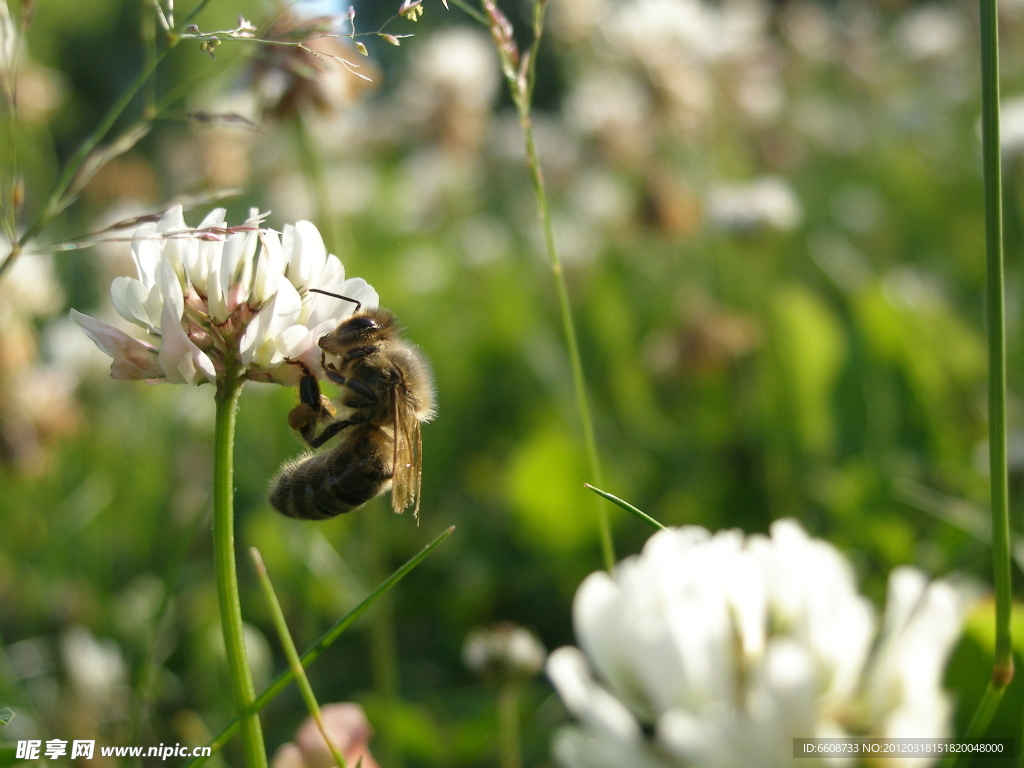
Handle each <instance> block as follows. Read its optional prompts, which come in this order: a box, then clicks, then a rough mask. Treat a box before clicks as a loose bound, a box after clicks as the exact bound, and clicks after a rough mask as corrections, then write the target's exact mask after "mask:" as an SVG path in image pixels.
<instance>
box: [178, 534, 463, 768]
mask: <svg viewBox="0 0 1024 768" xmlns="http://www.w3.org/2000/svg"><path fill="white" fill-rule="evenodd" d="M454 531H455V526H452V527H450V528H448V529H447V530H445V531H442V532H441V534H440V535H438V536H437V538H435V539H434V540H433V541H432V542H430V543H429V544H427V546H425V547H424V548H423V549H421V550H420V551H419V552H417V553H416V554H415V555H413V556H412V557H411V558H409V560H407V561H406V563H405V564H404V565H403V566H402V567H401V568H399V569H398V570H397V571H395V572H394V573H392V574H391V575H390V576H389V577H388V578H387V579H386V580H385V581H384V582H382V583H381V584H380V585H379V586H378V587H377V588H376V589H375V590H373V592H371V593H370V594H369V595H367V596H366V598H365V599H364V600H363V601H362V602H361V603H359V605H357V606H356V607H355V608H353V609H352V610H351V611H349V612H348V613H346V614H345V615H344V616H342V617H341V618H340V619H338V620H337V621H336V622H335V623H334V626H332V627H331V628H330V629H329V630H327V631H326V632H325V633H324V634H323V635H322V636H321V637H320V639H319V640H317V641H316V642H315V643H313V645H312V646H311V647H310V648H309V650H307V651H306V652H305V653H304V654H302V658H301V659H300V661H301V662H302V666H303V667H308V666H309V665H310V664H312V663H313V662H314V661H316V660H317V659H318V658H320V654H322V653H323V652H324V651H326V650H327V649H328V648H330V647H331V645H332V644H333V643H334V641H335V640H337V639H338V638H339V637H341V633H342V632H344V631H345V630H346V629H348V628H349V627H351V626H352V624H353V623H355V621H356V619H358V618H359V617H360V616H362V615H363V614H364V613H366V611H367V610H369V608H370V606H371V605H374V604H375V603H376V602H377V601H378V600H379V599H380V598H381V596H382V595H384V594H385V593H387V591H388V590H389V589H391V588H392V587H393V586H395V584H397V583H398V582H399V581H401V580H402V579H404V578H405V577H406V576H407V575H408V574H409V572H410V571H411V570H412V569H413V568H415V567H416V566H417V565H419V564H420V563H422V562H423V560H424V559H426V557H427V555H429V554H430V553H431V552H433V551H434V550H435V549H436V548H437V547H438V546H440V544H441V542H442V541H444V540H445V539H447V538H448V537H449V536H451V535H452V532H454ZM294 677H295V675H294V674H293V673H292V671H291V670H290V669H288V670H285V671H284V672H282V673H281V674H280V675H278V676H277V678H276V679H275V680H274V682H272V683H271V684H270V685H269V686H267V688H266V690H265V691H263V693H261V694H260V695H259V697H258V698H257V699H256V706H255V708H256V710H257V711H259V710H261V709H263V708H264V707H265V706H267V704H269V703H270V702H271V701H272V700H273V699H274V697H275V696H277V694H279V693H280V692H281V691H283V690H284V689H285V688H286V687H287V686H288V683H290V682H291V681H292V680H293V679H294ZM238 729H239V723H238V720H232V721H231V722H230V723H228V724H227V725H226V726H224V728H223V729H222V730H221V732H220V733H218V734H217V735H216V736H214V738H213V741H211V742H210V743H209V744H208V745H207V746H209V747H210V748H211V750H212V751H213V752H214V753H216V752H218V751H219V750H220V749H221V747H223V746H224V745H225V744H227V742H228V740H229V739H230V738H231V737H232V736H234V735H235V734H236V733H238ZM209 759H210V758H209V757H196V758H193V759H192V760H190V761H189V762H188V763H186V764H185V768H197V766H199V765H202V764H203V763H205V762H206V761H207V760H209Z"/></svg>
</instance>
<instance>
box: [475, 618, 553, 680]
mask: <svg viewBox="0 0 1024 768" xmlns="http://www.w3.org/2000/svg"><path fill="white" fill-rule="evenodd" d="M546 657H547V650H546V649H545V648H544V645H543V644H542V643H541V641H540V640H539V639H538V638H537V636H536V635H534V634H533V633H532V632H531V631H530V630H528V629H526V628H525V627H520V626H517V625H515V624H512V623H510V622H502V623H501V624H497V625H495V626H494V627H490V628H488V629H477V630H474V631H472V632H470V633H469V634H468V635H467V636H466V641H465V643H464V644H463V646H462V662H463V664H465V665H466V666H467V667H469V669H471V670H473V671H474V672H476V673H477V674H480V675H483V676H485V677H490V678H496V679H498V680H499V681H501V680H506V679H510V678H529V677H532V676H533V675H535V674H537V673H538V672H540V671H541V669H543V668H544V659H545V658H546Z"/></svg>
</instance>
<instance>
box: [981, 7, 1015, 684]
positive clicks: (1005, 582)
mask: <svg viewBox="0 0 1024 768" xmlns="http://www.w3.org/2000/svg"><path fill="white" fill-rule="evenodd" d="M981 84H982V91H981V96H982V113H981V124H982V153H983V157H984V166H985V254H986V263H987V273H988V276H987V281H986V286H987V296H986V301H987V311H988V354H989V385H988V386H989V396H988V409H989V416H988V418H989V477H990V478H991V483H992V490H991V495H992V556H993V561H994V568H995V587H996V650H995V663H994V666H993V669H992V683H993V685H995V686H996V687H998V688H999V689H1000V690H1002V689H1005V688H1006V686H1007V685H1009V684H1010V681H1011V680H1012V679H1013V647H1012V644H1011V638H1010V611H1011V608H1012V607H1013V603H1012V593H1011V584H1010V511H1009V491H1008V483H1007V467H1006V339H1005V336H1006V319H1005V309H1004V287H1003V216H1002V202H1003V188H1002V176H1001V164H1000V163H1001V156H1000V154H1001V153H1000V143H999V29H998V11H997V9H996V0H981Z"/></svg>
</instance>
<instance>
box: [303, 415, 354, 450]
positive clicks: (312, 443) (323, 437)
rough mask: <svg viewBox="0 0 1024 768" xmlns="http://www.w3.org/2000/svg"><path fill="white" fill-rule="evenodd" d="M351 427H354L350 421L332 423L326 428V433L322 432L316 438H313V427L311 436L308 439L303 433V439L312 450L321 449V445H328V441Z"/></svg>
mask: <svg viewBox="0 0 1024 768" xmlns="http://www.w3.org/2000/svg"><path fill="white" fill-rule="evenodd" d="M350 426H352V422H351V421H349V420H348V419H345V420H344V421H332V422H331V423H330V424H328V425H327V426H326V427H324V431H323V432H321V433H320V434H319V435H317V436H316V437H313V429H312V427H311V428H310V430H309V432H310V434H309V436H308V437H307V436H306V433H305V432H303V433H302V437H303V439H305V441H306V443H307V444H308V445H309V447H310V448H319V447H320V446H321V445H323V444H324V443H326V442H327V441H328V440H330V439H331V438H332V437H334V436H335V435H336V434H338V433H339V432H341V430H343V429H345V428H346V427H350Z"/></svg>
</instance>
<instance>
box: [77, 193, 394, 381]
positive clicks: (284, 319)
mask: <svg viewBox="0 0 1024 768" xmlns="http://www.w3.org/2000/svg"><path fill="white" fill-rule="evenodd" d="M261 219H262V217H261V216H260V215H258V213H257V212H256V211H255V210H253V211H252V212H251V213H250V217H249V220H248V221H246V222H245V224H244V225H242V226H236V227H228V226H226V224H225V221H224V209H223V208H217V209H215V210H213V211H211V212H210V214H209V215H208V216H207V217H206V218H205V219H203V221H202V223H201V224H200V225H199V226H198V227H196V228H190V227H188V226H187V225H186V224H185V220H184V218H183V216H182V209H181V206H177V207H175V208H171V209H170V210H169V211H168V212H167V213H166V214H164V216H163V217H162V218H161V219H160V220H159V222H148V223H145V224H143V225H141V226H140V227H139V228H138V229H137V230H136V232H135V235H134V238H133V241H132V256H133V258H134V260H135V266H136V269H137V271H138V279H135V278H130V277H118V278H116V279H115V280H114V282H113V284H112V285H111V287H110V293H111V298H112V299H113V302H114V307H115V308H116V309H117V311H118V314H120V315H121V317H123V318H124V319H125V320H128V321H129V322H132V323H134V324H136V325H138V326H140V327H141V328H143V329H144V330H145V331H147V333H148V334H149V336H150V337H151V338H152V339H154V341H155V342H157V343H158V346H154V345H152V344H149V343H146V342H143V341H139V340H137V339H134V338H132V337H131V336H129V335H127V334H126V333H124V332H122V331H120V330H118V329H117V328H114V327H113V326H111V325H108V324H107V323H104V322H101V321H99V320H96V319H95V318H92V317H89V316H88V315H83V314H81V313H80V312H76V311H75V310H72V311H71V317H72V319H73V320H75V322H77V323H78V324H79V325H81V326H82V328H83V329H85V332H86V333H87V334H88V335H89V338H91V339H92V340H93V341H94V342H95V343H96V346H98V347H99V348H100V349H101V350H103V351H104V352H105V353H106V354H108V355H109V356H110V357H112V358H113V359H114V362H113V364H112V365H111V368H110V375H111V377H112V378H114V379H122V380H133V379H163V380H165V381H167V382H170V383H172V384H202V383H204V382H208V381H209V382H214V381H216V380H217V379H218V378H221V377H223V376H224V375H225V374H226V372H228V371H232V372H235V373H237V372H238V371H239V370H242V371H244V373H243V375H244V378H246V379H250V380H254V381H266V382H278V383H281V384H288V385H293V384H295V383H296V382H297V381H298V379H299V377H300V375H301V374H302V367H303V366H305V368H306V369H308V370H309V371H310V372H311V373H313V374H314V375H317V376H318V377H319V375H320V374H321V372H322V371H321V368H320V355H319V348H318V346H317V342H318V340H319V339H320V337H321V336H323V335H324V334H325V333H327V332H328V331H330V330H333V328H334V327H335V326H337V324H338V323H339V322H340V321H341V319H342V318H344V317H346V316H348V315H349V314H351V313H352V310H353V308H354V305H353V304H352V303H350V302H347V301H343V300H339V299H336V298H333V297H331V296H324V295H322V294H317V293H313V292H311V291H310V289H312V288H317V289H320V290H325V291H330V292H332V293H337V294H341V295H343V296H348V297H350V298H352V299H355V300H357V301H360V302H362V304H363V306H366V307H375V306H376V305H377V292H376V291H374V290H373V288H372V287H370V286H369V285H368V284H367V283H366V281H365V280H363V279H361V278H351V279H348V280H346V279H345V269H344V267H343V266H342V264H341V261H340V260H339V259H338V257H337V256H334V255H333V254H330V255H329V254H328V253H327V249H326V248H325V247H324V241H323V238H322V237H321V236H320V233H319V231H317V228H316V227H315V226H314V225H313V224H311V223H310V222H308V221H300V222H298V223H297V224H295V225H294V226H293V225H291V224H289V225H287V226H285V228H284V232H283V233H282V234H281V235H280V236H279V235H278V233H277V232H274V231H273V230H270V229H265V228H262V227H261V226H260V222H261ZM257 246H259V247H257Z"/></svg>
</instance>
